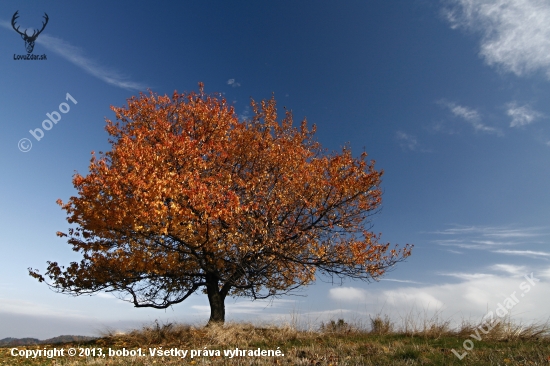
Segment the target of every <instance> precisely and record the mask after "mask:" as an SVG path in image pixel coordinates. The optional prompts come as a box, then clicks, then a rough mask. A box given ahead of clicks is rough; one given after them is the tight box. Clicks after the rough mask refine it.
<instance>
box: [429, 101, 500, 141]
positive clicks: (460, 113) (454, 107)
mask: <svg viewBox="0 0 550 366" xmlns="http://www.w3.org/2000/svg"><path fill="white" fill-rule="evenodd" d="M438 104H440V105H443V106H445V107H447V108H448V109H449V110H450V111H451V113H452V114H453V115H454V116H455V117H458V118H460V119H462V120H464V121H466V122H467V123H469V124H470V125H472V127H473V128H474V130H475V131H479V132H486V133H494V134H497V135H502V131H500V130H499V129H497V128H494V127H489V126H487V125H485V124H483V123H482V121H481V115H480V113H479V112H478V111H477V110H475V109H472V108H469V107H465V106H461V105H459V104H456V103H454V102H449V101H446V100H440V101H439V102H438Z"/></svg>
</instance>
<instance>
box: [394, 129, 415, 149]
mask: <svg viewBox="0 0 550 366" xmlns="http://www.w3.org/2000/svg"><path fill="white" fill-rule="evenodd" d="M395 138H396V139H397V141H398V142H399V145H400V146H401V148H402V149H407V150H411V151H415V150H416V149H417V148H418V141H417V140H416V137H414V136H412V135H409V134H407V133H405V132H403V131H397V133H396V134H395Z"/></svg>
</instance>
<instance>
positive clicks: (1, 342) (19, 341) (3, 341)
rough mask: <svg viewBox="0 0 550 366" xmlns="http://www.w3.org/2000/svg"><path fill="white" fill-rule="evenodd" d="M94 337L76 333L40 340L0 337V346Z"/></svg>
mask: <svg viewBox="0 0 550 366" xmlns="http://www.w3.org/2000/svg"><path fill="white" fill-rule="evenodd" d="M92 339H96V337H87V336H78V335H61V336H58V337H53V338H48V339H44V340H42V341H41V340H40V339H37V338H12V337H8V338H4V339H0V347H6V346H32V345H37V344H55V343H67V342H86V341H90V340H92Z"/></svg>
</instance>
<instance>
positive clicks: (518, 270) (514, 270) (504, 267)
mask: <svg viewBox="0 0 550 366" xmlns="http://www.w3.org/2000/svg"><path fill="white" fill-rule="evenodd" d="M489 268H490V269H492V270H493V271H498V272H505V273H508V274H510V275H513V276H523V275H524V274H525V273H527V268H526V267H525V266H516V265H513V264H493V265H492V266H490V267H489Z"/></svg>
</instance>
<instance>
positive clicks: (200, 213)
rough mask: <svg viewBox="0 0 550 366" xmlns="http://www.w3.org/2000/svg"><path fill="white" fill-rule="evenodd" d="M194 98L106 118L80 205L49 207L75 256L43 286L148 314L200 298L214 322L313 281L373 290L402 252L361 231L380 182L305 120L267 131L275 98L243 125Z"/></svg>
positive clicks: (131, 105) (78, 182)
mask: <svg viewBox="0 0 550 366" xmlns="http://www.w3.org/2000/svg"><path fill="white" fill-rule="evenodd" d="M199 89H200V92H199V93H195V92H191V93H188V94H178V93H177V92H174V94H173V96H172V98H170V97H168V96H158V95H156V94H154V93H152V92H150V93H149V95H144V94H140V96H139V98H136V97H132V98H131V99H129V100H128V106H127V107H122V108H117V107H111V109H112V110H113V111H114V112H115V114H116V119H117V121H116V123H114V122H112V121H110V120H108V119H107V120H106V122H107V126H106V130H107V132H108V133H109V135H110V136H111V137H110V139H109V142H110V143H111V145H112V150H111V151H109V152H107V153H102V152H100V153H99V154H100V156H99V157H97V156H96V154H95V153H94V152H92V159H91V162H90V166H89V174H88V175H87V176H85V177H83V176H81V175H79V174H75V175H74V177H73V185H74V187H75V188H76V190H77V191H78V196H76V197H71V198H70V199H69V201H68V202H67V203H63V202H62V201H61V200H58V201H57V203H58V204H59V205H60V206H61V207H62V209H64V210H65V211H66V212H67V221H68V222H69V223H70V224H75V226H76V227H71V228H69V229H68V233H69V234H68V235H67V234H65V233H62V232H58V233H57V235H58V236H60V237H69V239H68V243H69V244H70V245H72V249H73V250H74V251H76V252H80V253H82V256H83V259H82V260H81V261H80V263H77V262H72V263H71V264H70V265H69V266H67V267H64V266H59V265H58V263H56V262H48V267H47V272H46V273H45V276H47V277H49V280H50V281H49V282H47V283H48V285H49V286H50V287H51V288H53V289H55V290H57V291H58V292H62V293H67V294H72V295H75V296H77V295H82V294H91V293H95V292H99V291H107V292H115V293H117V294H119V295H120V296H121V297H122V298H123V299H125V300H126V301H129V302H131V303H133V304H134V306H135V307H152V308H157V309H163V308H167V307H168V306H171V305H174V304H177V303H180V302H182V301H184V300H185V299H187V298H188V297H189V296H190V295H191V294H193V293H196V292H197V291H198V290H200V289H202V291H203V293H206V294H207V295H208V300H209V302H210V309H211V313H210V322H223V321H224V320H225V306H224V301H225V298H226V297H227V296H247V297H252V298H253V299H264V298H268V297H271V296H280V295H282V294H286V293H288V292H290V291H292V290H294V289H296V288H298V287H300V286H302V285H306V284H308V283H310V282H312V281H313V280H314V279H315V273H316V271H317V270H319V271H320V272H321V273H323V274H326V275H331V276H338V277H340V278H344V277H351V278H355V279H362V280H367V281H368V280H369V279H377V278H378V277H379V276H381V275H382V274H384V273H385V272H386V271H387V270H388V269H390V268H391V267H393V266H394V265H395V264H396V263H397V262H399V261H402V260H403V259H404V258H406V257H408V256H409V255H410V254H411V249H412V246H409V245H406V246H405V247H404V248H401V249H398V248H397V246H396V247H395V248H394V249H391V250H390V249H389V244H380V243H379V238H380V235H376V234H374V233H372V232H370V231H368V230H370V229H371V227H367V223H369V222H370V221H369V216H371V215H372V214H374V213H376V211H377V208H378V207H379V205H380V203H381V194H382V192H381V190H380V188H379V185H380V182H381V181H380V177H381V176H382V173H383V172H382V171H376V170H375V169H374V161H371V162H370V163H369V162H367V160H366V155H367V154H366V153H363V154H362V155H361V156H360V157H358V158H354V157H353V156H352V153H351V151H350V149H349V148H348V147H345V148H343V150H342V151H341V153H331V154H329V153H327V151H326V150H324V149H322V148H321V146H320V144H319V143H318V142H315V141H314V140H313V135H314V133H315V126H314V127H313V128H312V129H311V131H310V130H308V129H307V124H306V120H304V121H303V122H302V123H301V126H300V128H299V129H298V128H295V127H293V126H292V115H291V113H290V112H288V111H287V112H286V115H285V117H284V119H283V120H282V121H281V122H280V123H279V122H278V121H277V112H276V106H275V99H274V98H273V97H272V98H271V99H270V100H267V101H262V102H261V103H259V104H258V103H256V102H254V101H253V100H252V101H251V106H252V109H253V111H254V116H253V117H252V118H251V119H249V120H247V121H239V119H238V117H237V115H236V114H235V112H234V110H233V107H230V106H228V105H227V102H226V100H225V99H223V98H221V97H219V96H216V95H212V96H211V95H206V94H205V93H204V88H203V85H202V83H200V84H199ZM29 273H30V275H31V276H33V277H35V278H37V279H38V280H39V281H40V282H43V281H45V278H44V276H42V275H41V274H40V273H39V271H38V270H35V269H31V268H29Z"/></svg>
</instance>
